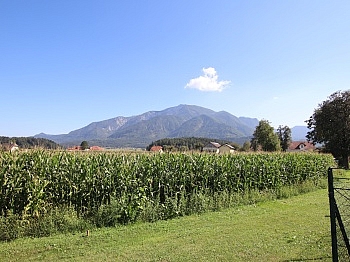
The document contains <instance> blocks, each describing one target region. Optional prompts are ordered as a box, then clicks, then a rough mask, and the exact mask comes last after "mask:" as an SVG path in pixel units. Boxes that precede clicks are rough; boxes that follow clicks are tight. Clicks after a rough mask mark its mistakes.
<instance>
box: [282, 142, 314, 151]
mask: <svg viewBox="0 0 350 262" xmlns="http://www.w3.org/2000/svg"><path fill="white" fill-rule="evenodd" d="M313 149H315V146H314V145H313V144H312V143H310V142H306V141H293V142H292V143H290V145H289V147H288V150H313Z"/></svg>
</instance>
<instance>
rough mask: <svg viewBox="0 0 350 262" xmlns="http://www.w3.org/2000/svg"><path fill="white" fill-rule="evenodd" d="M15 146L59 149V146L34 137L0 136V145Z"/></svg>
mask: <svg viewBox="0 0 350 262" xmlns="http://www.w3.org/2000/svg"><path fill="white" fill-rule="evenodd" d="M3 144H17V145H18V146H19V147H20V148H45V149H59V148H60V147H61V146H60V145H58V144H57V143H55V142H54V141H52V140H49V139H46V138H35V137H7V136H0V145H3Z"/></svg>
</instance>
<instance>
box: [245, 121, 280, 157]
mask: <svg viewBox="0 0 350 262" xmlns="http://www.w3.org/2000/svg"><path fill="white" fill-rule="evenodd" d="M251 145H252V148H253V150H254V151H257V150H263V151H270V152H271V151H279V150H281V146H280V141H279V139H278V136H277V134H276V133H275V132H274V129H273V127H272V126H271V125H270V123H269V121H267V120H260V121H259V125H258V126H257V127H256V129H255V131H254V133H253V138H252V140H251Z"/></svg>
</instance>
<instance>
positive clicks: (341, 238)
mask: <svg viewBox="0 0 350 262" xmlns="http://www.w3.org/2000/svg"><path fill="white" fill-rule="evenodd" d="M328 189H329V203H330V219H331V234H332V257H333V261H350V244H349V234H350V175H348V174H347V173H346V172H345V171H344V170H340V169H329V171H328Z"/></svg>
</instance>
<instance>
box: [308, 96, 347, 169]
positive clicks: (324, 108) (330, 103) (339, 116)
mask: <svg viewBox="0 0 350 262" xmlns="http://www.w3.org/2000/svg"><path fill="white" fill-rule="evenodd" d="M306 123H307V127H308V128H309V129H310V131H309V132H308V133H307V135H306V137H307V139H308V141H310V142H312V143H314V144H315V143H322V144H324V146H325V149H326V150H327V151H328V152H330V153H332V154H333V156H334V157H335V158H337V159H338V160H339V161H340V164H341V165H343V166H344V167H345V168H347V169H348V168H349V154H350V136H349V134H350V90H347V91H337V92H335V93H333V94H331V95H330V96H329V97H328V100H326V101H323V102H322V103H321V104H319V105H318V108H316V109H315V110H314V113H313V115H312V116H311V117H310V118H309V120H307V121H306Z"/></svg>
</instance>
